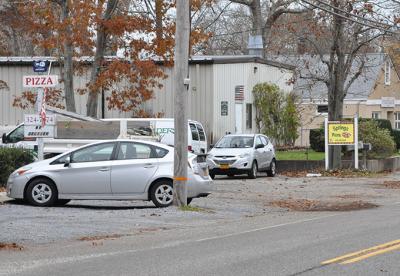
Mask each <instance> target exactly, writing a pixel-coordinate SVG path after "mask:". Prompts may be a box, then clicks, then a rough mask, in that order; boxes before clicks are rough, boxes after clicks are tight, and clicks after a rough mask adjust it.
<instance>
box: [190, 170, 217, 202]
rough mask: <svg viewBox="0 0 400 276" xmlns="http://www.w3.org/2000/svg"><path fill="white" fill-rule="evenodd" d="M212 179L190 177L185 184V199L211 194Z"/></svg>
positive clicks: (196, 176)
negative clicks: (186, 187) (186, 186)
mask: <svg viewBox="0 0 400 276" xmlns="http://www.w3.org/2000/svg"><path fill="white" fill-rule="evenodd" d="M212 183H213V181H212V179H211V178H210V177H204V176H203V177H202V176H200V175H191V176H189V180H188V182H187V185H188V189H187V197H188V198H195V197H205V196H208V195H209V194H210V193H211V192H212Z"/></svg>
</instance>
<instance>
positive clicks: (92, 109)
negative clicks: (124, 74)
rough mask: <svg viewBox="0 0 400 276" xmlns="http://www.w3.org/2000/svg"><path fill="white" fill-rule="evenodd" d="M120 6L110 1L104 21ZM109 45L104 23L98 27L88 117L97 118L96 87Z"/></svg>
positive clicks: (97, 96)
mask: <svg viewBox="0 0 400 276" xmlns="http://www.w3.org/2000/svg"><path fill="white" fill-rule="evenodd" d="M117 4H118V0H109V1H108V2H107V7H106V11H105V13H104V16H103V20H109V19H110V18H111V16H112V14H113V12H114V11H115V8H116V6H117ZM106 45H107V33H106V30H105V28H104V25H103V24H102V23H99V25H98V27H97V37H96V53H95V55H94V60H93V64H92V71H91V73H90V83H89V97H88V102H87V104H86V115H87V116H90V117H93V118H97V117H98V116H97V106H98V100H99V91H100V90H101V89H99V88H98V87H96V82H97V78H98V76H99V74H100V70H101V64H102V62H103V59H104V53H105V49H106Z"/></svg>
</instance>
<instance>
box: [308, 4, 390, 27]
mask: <svg viewBox="0 0 400 276" xmlns="http://www.w3.org/2000/svg"><path fill="white" fill-rule="evenodd" d="M316 1H317V2H319V3H320V4H323V5H326V6H328V7H330V8H332V9H334V10H337V11H340V12H343V13H346V14H348V15H350V16H352V17H356V18H359V19H361V20H364V21H368V22H371V23H374V24H380V25H382V26H384V27H390V28H391V27H393V26H392V25H389V24H386V23H383V22H379V21H376V20H372V19H369V18H365V17H362V16H359V15H357V14H354V13H351V12H348V11H346V10H343V9H341V8H338V7H335V6H333V5H332V4H329V3H327V2H324V1H321V0H316ZM304 2H305V1H304Z"/></svg>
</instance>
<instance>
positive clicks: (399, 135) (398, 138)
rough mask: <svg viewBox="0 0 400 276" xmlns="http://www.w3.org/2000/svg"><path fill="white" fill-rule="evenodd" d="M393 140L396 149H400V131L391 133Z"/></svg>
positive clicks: (396, 130)
mask: <svg viewBox="0 0 400 276" xmlns="http://www.w3.org/2000/svg"><path fill="white" fill-rule="evenodd" d="M391 134H392V136H393V140H394V142H395V143H396V149H400V130H398V129H393V130H392V132H391Z"/></svg>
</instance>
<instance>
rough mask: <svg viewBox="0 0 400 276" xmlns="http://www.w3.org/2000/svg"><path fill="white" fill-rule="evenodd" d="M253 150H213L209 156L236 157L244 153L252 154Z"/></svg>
mask: <svg viewBox="0 0 400 276" xmlns="http://www.w3.org/2000/svg"><path fill="white" fill-rule="evenodd" d="M251 150H252V148H213V149H211V151H210V152H209V153H208V154H211V155H213V156H216V155H224V156H229V155H232V156H236V155H241V154H244V153H250V152H251Z"/></svg>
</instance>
